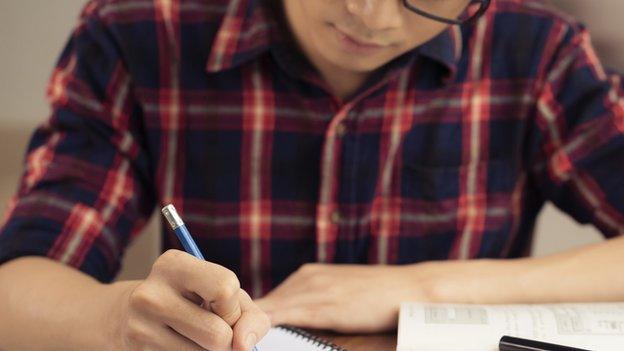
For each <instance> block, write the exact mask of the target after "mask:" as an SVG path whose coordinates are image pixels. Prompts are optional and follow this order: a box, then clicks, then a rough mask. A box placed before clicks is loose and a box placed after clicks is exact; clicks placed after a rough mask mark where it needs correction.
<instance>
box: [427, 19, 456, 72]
mask: <svg viewBox="0 0 624 351" xmlns="http://www.w3.org/2000/svg"><path fill="white" fill-rule="evenodd" d="M462 41H463V39H462V32H461V28H460V27H459V26H450V27H449V28H447V29H446V30H444V31H443V32H442V33H440V34H438V35H437V36H436V37H434V38H433V39H431V40H429V41H428V42H426V43H424V44H423V45H421V46H420V47H419V48H418V49H417V52H418V53H419V54H420V55H421V56H424V57H427V58H430V59H432V60H434V61H435V62H438V63H440V64H442V65H443V66H444V67H445V68H447V69H448V71H449V78H450V77H452V76H454V75H455V73H456V72H457V65H458V62H459V60H460V59H461V55H462V50H463V47H462Z"/></svg>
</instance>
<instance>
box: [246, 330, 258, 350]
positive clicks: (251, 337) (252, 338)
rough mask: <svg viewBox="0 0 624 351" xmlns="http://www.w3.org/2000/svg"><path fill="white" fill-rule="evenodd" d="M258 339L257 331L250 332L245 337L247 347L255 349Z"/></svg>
mask: <svg viewBox="0 0 624 351" xmlns="http://www.w3.org/2000/svg"><path fill="white" fill-rule="evenodd" d="M256 341H258V336H256V334H255V333H249V334H248V335H247V337H246V338H245V347H246V348H247V350H251V349H253V347H254V346H256Z"/></svg>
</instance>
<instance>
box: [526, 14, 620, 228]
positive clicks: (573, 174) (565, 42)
mask: <svg viewBox="0 0 624 351" xmlns="http://www.w3.org/2000/svg"><path fill="white" fill-rule="evenodd" d="M553 30H558V29H556V28H555V29H553ZM560 32H561V35H560V36H558V37H557V39H558V40H560V42H561V44H560V45H559V46H558V48H557V49H556V50H555V54H554V55H552V57H553V58H552V60H551V62H550V63H549V64H548V65H547V67H548V69H547V70H546V72H545V73H544V78H543V84H542V88H541V90H540V92H539V96H538V98H537V106H536V107H537V110H536V111H537V113H536V121H535V122H536V123H535V127H534V129H535V130H534V131H533V132H532V133H531V134H532V137H530V138H529V140H530V141H529V143H528V144H529V147H530V148H531V149H532V150H533V151H532V152H531V153H530V154H531V155H533V156H532V162H531V167H532V173H531V175H532V179H533V180H534V182H535V184H536V186H537V188H538V189H539V191H540V193H541V194H542V196H543V197H544V198H545V199H547V200H550V201H552V202H553V203H554V204H555V205H556V206H557V207H559V208H560V209H561V210H563V211H564V212H566V213H568V214H569V215H571V216H572V217H573V218H574V219H575V220H576V221H578V222H579V223H582V224H587V223H590V224H593V225H594V226H596V227H597V228H598V229H599V230H600V231H601V232H602V234H603V235H604V236H605V237H613V236H616V235H619V234H624V178H623V176H624V93H623V90H624V89H623V87H624V84H623V82H622V77H621V75H618V74H616V73H609V72H607V71H605V69H604V68H603V67H602V65H601V63H600V62H599V60H598V58H597V55H596V54H595V52H594V49H593V47H592V45H591V40H590V36H589V34H588V32H587V31H586V29H585V28H584V27H582V26H580V25H570V26H568V28H561V29H560Z"/></svg>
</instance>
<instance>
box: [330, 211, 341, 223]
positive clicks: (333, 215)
mask: <svg viewBox="0 0 624 351" xmlns="http://www.w3.org/2000/svg"><path fill="white" fill-rule="evenodd" d="M341 219H342V216H341V215H340V212H338V211H334V212H332V213H331V221H332V223H334V224H338V223H339V222H340V220H341Z"/></svg>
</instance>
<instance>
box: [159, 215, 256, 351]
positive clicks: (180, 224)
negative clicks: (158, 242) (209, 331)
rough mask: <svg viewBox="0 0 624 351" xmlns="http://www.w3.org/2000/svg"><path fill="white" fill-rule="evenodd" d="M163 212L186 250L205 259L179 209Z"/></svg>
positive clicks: (254, 349) (254, 350)
mask: <svg viewBox="0 0 624 351" xmlns="http://www.w3.org/2000/svg"><path fill="white" fill-rule="evenodd" d="M162 214H163V216H165V218H166V219H167V222H169V225H171V228H172V229H173V231H174V232H175V233H176V236H177V237H178V239H179V240H180V242H181V243H182V246H184V250H186V252H188V253H189V254H191V255H193V256H195V257H197V258H199V259H201V260H205V259H204V255H202V253H201V251H199V247H197V244H196V243H195V240H193V237H192V236H191V233H190V232H189V230H188V229H187V228H186V225H184V221H182V218H181V217H180V215H178V211H176V209H175V207H174V206H173V205H167V206H165V207H163V209H162ZM252 351H258V348H257V347H255V346H254V348H253V350H252Z"/></svg>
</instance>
